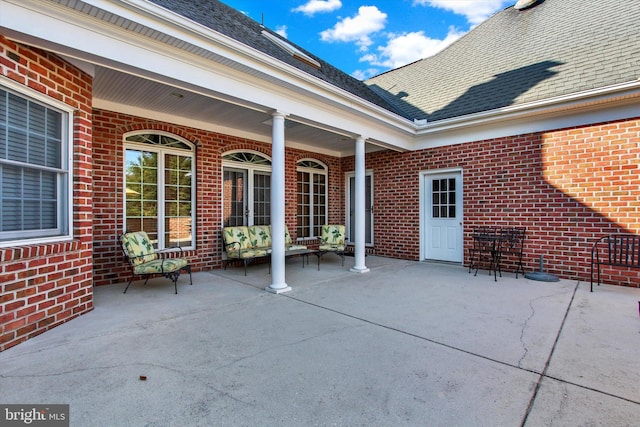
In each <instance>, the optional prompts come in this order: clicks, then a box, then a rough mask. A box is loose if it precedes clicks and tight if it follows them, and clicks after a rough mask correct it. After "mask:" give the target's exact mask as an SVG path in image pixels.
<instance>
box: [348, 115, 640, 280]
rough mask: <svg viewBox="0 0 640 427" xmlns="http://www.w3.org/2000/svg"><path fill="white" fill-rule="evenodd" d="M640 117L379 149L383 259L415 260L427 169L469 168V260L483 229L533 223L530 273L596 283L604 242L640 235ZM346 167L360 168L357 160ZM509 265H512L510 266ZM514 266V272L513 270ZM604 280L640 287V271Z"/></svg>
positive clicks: (614, 272)
mask: <svg viewBox="0 0 640 427" xmlns="http://www.w3.org/2000/svg"><path fill="white" fill-rule="evenodd" d="M639 152H640V119H638V118H636V119H631V120H623V121H618V122H612V123H602V124H596V125H592V126H584V127H579V128H571V129H562V130H557V131H550V132H544V133H535V134H528V135H517V136H511V137H507V138H499V139H491V140H484V141H476V142H470V143H466V144H460V145H454V146H448V147H440V148H434V149H428V150H422V151H418V152H409V153H392V152H379V153H371V154H368V155H367V157H366V167H367V169H374V190H375V199H374V212H375V220H374V238H375V242H374V245H375V253H376V254H378V255H382V256H389V257H395V258H407V259H414V260H417V259H418V258H419V254H420V247H419V243H420V242H419V237H420V236H419V235H418V233H417V231H418V230H419V224H420V206H419V203H418V200H419V196H420V195H419V193H418V191H419V179H420V175H419V174H420V172H421V171H427V170H429V171H435V170H438V169H444V168H462V170H463V182H464V247H465V251H464V256H465V263H467V262H468V253H467V248H468V247H469V246H470V245H471V231H472V229H473V228H474V227H476V226H479V225H497V226H518V227H527V233H528V234H527V239H526V242H525V253H524V261H525V269H526V270H527V271H533V270H538V268H539V257H540V255H543V256H544V259H545V270H546V271H548V272H550V273H553V274H557V275H559V276H561V277H563V278H567V279H576V280H583V281H588V280H590V269H589V267H590V250H591V245H592V243H593V242H594V241H595V240H596V238H598V237H600V236H602V235H605V234H609V233H617V232H631V233H635V234H638V233H640V193H639V190H638V189H639V188H640V155H639V154H638V153H639ZM342 168H343V170H344V171H346V172H348V171H351V170H353V169H354V158H353V157H349V158H345V159H343V164H342ZM507 261H508V260H507ZM506 267H507V268H508V269H510V268H513V266H512V265H511V266H510V265H508V263H507V265H506ZM604 272H605V274H604V281H605V282H607V283H617V284H623V285H637V284H638V283H640V274H639V273H638V271H637V270H631V271H629V270H624V269H622V270H621V269H605V271H604Z"/></svg>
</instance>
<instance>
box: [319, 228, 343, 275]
mask: <svg viewBox="0 0 640 427" xmlns="http://www.w3.org/2000/svg"><path fill="white" fill-rule="evenodd" d="M344 241H345V228H344V225H337V224H329V225H323V226H322V235H321V236H320V245H319V246H318V265H320V258H321V257H322V255H324V254H326V253H328V252H335V253H336V254H338V255H339V256H340V258H342V265H343V266H344V253H345V242H344Z"/></svg>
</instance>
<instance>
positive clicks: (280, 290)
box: [264, 285, 293, 294]
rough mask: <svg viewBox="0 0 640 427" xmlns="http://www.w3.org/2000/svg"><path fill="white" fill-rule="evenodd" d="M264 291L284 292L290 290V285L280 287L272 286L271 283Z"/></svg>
mask: <svg viewBox="0 0 640 427" xmlns="http://www.w3.org/2000/svg"><path fill="white" fill-rule="evenodd" d="M264 290H265V291H267V292H271V293H272V294H282V293H284V292H289V291H292V290H293V289H292V288H291V286H288V285H285V286H284V287H282V288H272V287H271V285H270V286H267V287H266V288H264Z"/></svg>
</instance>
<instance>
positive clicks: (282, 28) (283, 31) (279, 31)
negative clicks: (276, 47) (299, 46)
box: [276, 25, 287, 39]
mask: <svg viewBox="0 0 640 427" xmlns="http://www.w3.org/2000/svg"><path fill="white" fill-rule="evenodd" d="M276 33H277V34H280V35H281V36H282V37H284V38H285V39H286V38H287V26H286V25H278V26H276Z"/></svg>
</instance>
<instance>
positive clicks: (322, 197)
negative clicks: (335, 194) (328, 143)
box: [296, 159, 327, 238]
mask: <svg viewBox="0 0 640 427" xmlns="http://www.w3.org/2000/svg"><path fill="white" fill-rule="evenodd" d="M297 172H298V213H297V230H296V232H297V236H298V237H299V238H305V237H306V238H313V237H319V236H320V235H321V227H322V225H323V224H326V223H327V166H326V165H324V164H323V163H320V162H318V161H317V160H313V159H303V160H300V161H298V164H297Z"/></svg>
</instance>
